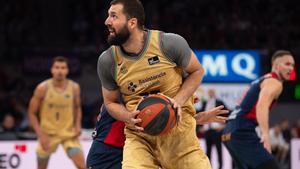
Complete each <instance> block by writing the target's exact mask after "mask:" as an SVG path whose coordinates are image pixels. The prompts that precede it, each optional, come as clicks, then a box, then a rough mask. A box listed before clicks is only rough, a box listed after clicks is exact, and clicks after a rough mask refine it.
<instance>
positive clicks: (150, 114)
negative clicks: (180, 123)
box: [137, 94, 178, 135]
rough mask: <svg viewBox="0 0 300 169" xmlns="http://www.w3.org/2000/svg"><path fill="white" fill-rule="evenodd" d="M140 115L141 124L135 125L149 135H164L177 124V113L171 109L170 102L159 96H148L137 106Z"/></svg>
mask: <svg viewBox="0 0 300 169" xmlns="http://www.w3.org/2000/svg"><path fill="white" fill-rule="evenodd" d="M137 110H140V113H139V114H138V115H137V117H138V118H140V119H142V122H140V123H138V124H137V125H138V126H140V127H143V128H144V132H145V133H147V134H149V135H164V134H166V133H168V132H169V131H170V130H171V129H172V128H173V127H174V126H175V124H176V123H177V120H178V119H177V117H178V116H177V111H175V110H174V109H173V107H172V103H171V101H170V100H169V99H168V98H167V97H165V96H163V95H161V94H154V95H149V96H147V97H145V98H143V100H141V101H140V103H139V104H138V105H137Z"/></svg>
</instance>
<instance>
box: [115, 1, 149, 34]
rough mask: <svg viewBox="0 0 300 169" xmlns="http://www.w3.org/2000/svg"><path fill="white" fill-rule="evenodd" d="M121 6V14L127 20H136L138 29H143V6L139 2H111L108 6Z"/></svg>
mask: <svg viewBox="0 0 300 169" xmlns="http://www.w3.org/2000/svg"><path fill="white" fill-rule="evenodd" d="M116 4H122V5H123V12H124V14H125V15H126V17H127V19H131V18H136V19H137V25H138V27H139V28H140V29H144V23H145V11H144V7H143V4H142V3H141V1H139V0H112V1H111V2H110V5H116Z"/></svg>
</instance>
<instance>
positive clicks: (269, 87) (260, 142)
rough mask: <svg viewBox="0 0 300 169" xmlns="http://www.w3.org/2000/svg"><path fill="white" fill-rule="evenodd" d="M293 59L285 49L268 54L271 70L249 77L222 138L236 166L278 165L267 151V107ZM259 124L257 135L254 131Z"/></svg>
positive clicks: (261, 168)
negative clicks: (270, 57) (249, 80)
mask: <svg viewBox="0 0 300 169" xmlns="http://www.w3.org/2000/svg"><path fill="white" fill-rule="evenodd" d="M294 66H295V62H294V58H293V56H292V54H291V53H290V52H289V51H283V50H280V51H277V52H275V53H274V55H273V56H272V71H271V72H270V73H268V74H266V75H264V76H262V77H261V78H259V79H257V80H255V81H253V82H252V83H251V86H250V88H249V90H248V91H247V93H246V95H245V97H244V99H243V100H242V102H241V104H240V105H239V106H237V107H236V108H235V110H234V111H233V112H232V113H231V115H230V116H229V120H228V122H227V124H226V127H225V129H224V131H223V135H222V140H223V141H224V144H225V146H226V147H227V149H228V150H229V152H230V154H231V156H232V157H233V159H234V161H235V164H236V165H237V167H238V168H239V169H250V168H251V169H278V168H279V167H278V165H277V164H276V162H275V160H274V158H273V157H272V155H271V146H270V138H269V109H270V107H271V106H272V104H273V103H274V101H276V100H277V98H278V97H279V95H280V94H281V92H282V86H283V82H284V81H286V80H289V77H290V74H291V72H292V70H293V69H294ZM257 125H258V126H259V127H260V129H261V132H262V135H261V139H259V137H258V136H257V134H256V132H255V127H256V126H257Z"/></svg>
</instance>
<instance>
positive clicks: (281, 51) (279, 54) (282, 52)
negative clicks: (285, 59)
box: [271, 50, 293, 65]
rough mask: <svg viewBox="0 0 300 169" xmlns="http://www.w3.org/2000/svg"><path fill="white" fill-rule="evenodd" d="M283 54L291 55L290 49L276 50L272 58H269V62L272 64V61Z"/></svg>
mask: <svg viewBox="0 0 300 169" xmlns="http://www.w3.org/2000/svg"><path fill="white" fill-rule="evenodd" d="M284 55H290V56H293V55H292V53H291V52H290V51H287V50H277V51H276V52H275V53H274V54H273V56H272V59H271V63H272V65H273V63H274V61H275V60H276V59H277V58H280V57H282V56H284Z"/></svg>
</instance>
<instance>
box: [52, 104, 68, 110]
mask: <svg viewBox="0 0 300 169" xmlns="http://www.w3.org/2000/svg"><path fill="white" fill-rule="evenodd" d="M48 107H49V108H50V109H52V108H58V109H64V108H66V107H68V105H66V104H55V103H49V104H48Z"/></svg>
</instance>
